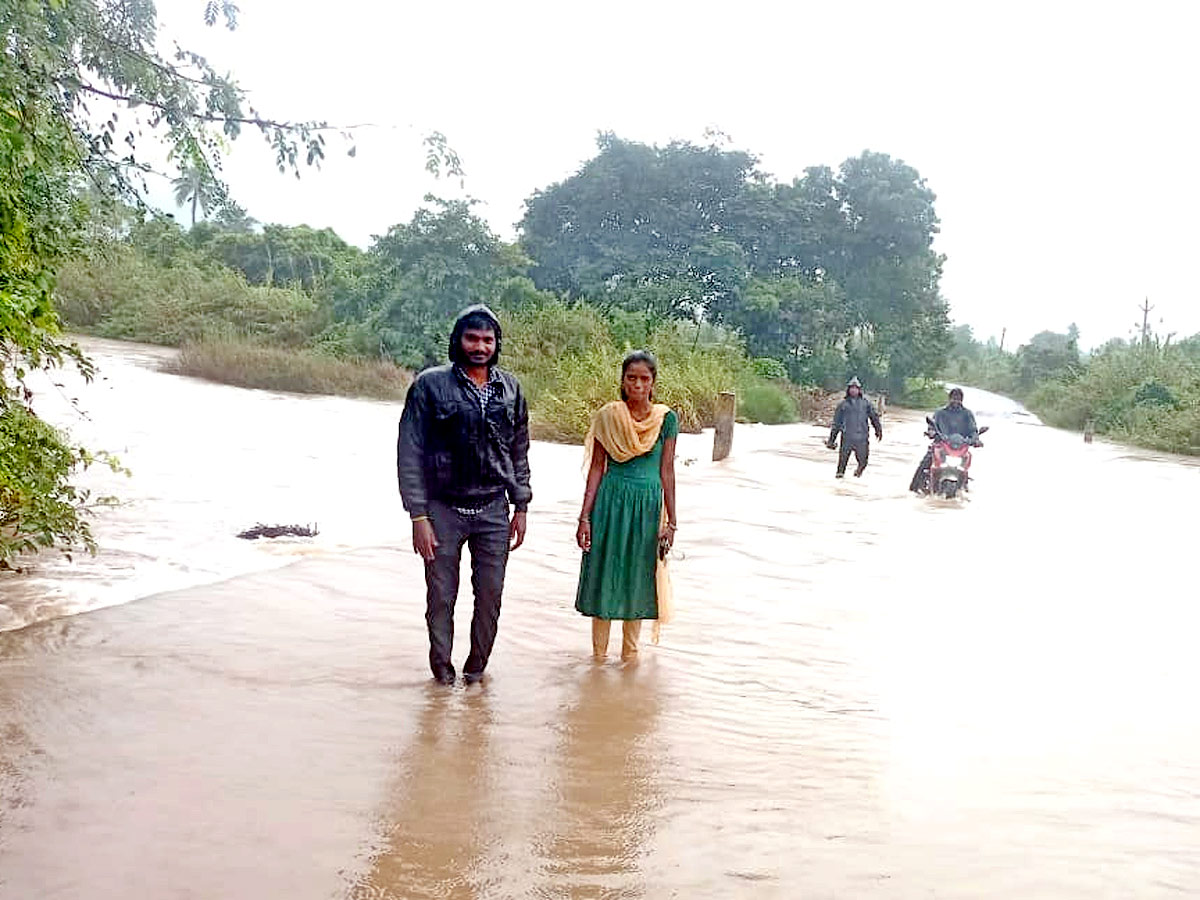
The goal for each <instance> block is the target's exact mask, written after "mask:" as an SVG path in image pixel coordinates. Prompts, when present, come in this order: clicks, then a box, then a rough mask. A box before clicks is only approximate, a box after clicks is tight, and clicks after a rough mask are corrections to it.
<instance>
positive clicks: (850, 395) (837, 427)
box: [826, 378, 883, 478]
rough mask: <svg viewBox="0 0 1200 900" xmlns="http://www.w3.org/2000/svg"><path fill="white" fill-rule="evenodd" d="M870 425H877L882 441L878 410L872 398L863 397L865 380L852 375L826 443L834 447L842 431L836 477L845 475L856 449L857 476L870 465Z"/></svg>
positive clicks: (876, 429) (855, 471) (876, 433)
mask: <svg viewBox="0 0 1200 900" xmlns="http://www.w3.org/2000/svg"><path fill="white" fill-rule="evenodd" d="M870 426H873V427H874V428H875V437H876V438H877V439H879V440H881V441H882V440H883V426H882V425H881V424H880V423H879V413H877V412H875V407H874V406H872V405H871V401H870V400H868V399H867V398H866V397H864V396H863V393H862V382H861V381H859V380H858V378H851V379H850V382H849V383H848V384H847V385H846V398H845V399H844V400H843V401H842V402H841V403H839V404H838V407H837V410H836V411H835V412H834V414H833V428H832V429H830V432H829V441H828V442H827V443H826V446H827V447H829V449H831V450H832V449H833V448H834V446H835V444H836V441H837V436H838V432H841V435H842V447H841V450H839V451H838V464H837V476H836V477H838V478H844V477H846V463H848V462H849V461H850V452H851V451H854V460H855V462H856V463H857V465H856V466H855V469H854V477H855V478H858V477H859V476H860V475H862V473H863V470H864V469H865V468H866V467H867V458H868V457H869V456H870V455H871V430H870Z"/></svg>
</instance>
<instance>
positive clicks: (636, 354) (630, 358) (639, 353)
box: [621, 350, 658, 400]
mask: <svg viewBox="0 0 1200 900" xmlns="http://www.w3.org/2000/svg"><path fill="white" fill-rule="evenodd" d="M634 363H643V364H644V365H645V366H646V368H647V369H649V370H650V377H651V378H653V379H654V380H655V381H657V380H658V360H657V359H655V358H654V354H653V353H651V352H650V351H649V350H634V351H633V352H631V353H628V354H626V356H625V359H624V360H622V362H621V399H622V400H628V399H629V397H627V396H626V395H625V373H626V372H628V371H629V367H630V366H632V365H633V364H634ZM650 399H654V391H653V390H651V392H650Z"/></svg>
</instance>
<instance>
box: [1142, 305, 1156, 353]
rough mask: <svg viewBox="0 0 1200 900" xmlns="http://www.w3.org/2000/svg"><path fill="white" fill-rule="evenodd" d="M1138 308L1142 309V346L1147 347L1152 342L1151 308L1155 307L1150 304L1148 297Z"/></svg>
mask: <svg viewBox="0 0 1200 900" xmlns="http://www.w3.org/2000/svg"><path fill="white" fill-rule="evenodd" d="M1138 309H1140V310H1141V311H1142V346H1143V347H1146V346H1149V344H1150V310H1152V309H1154V307H1153V306H1151V305H1150V298H1149V297H1147V298H1146V299H1145V301H1144V302H1143V303H1142V305H1141V306H1139V307H1138Z"/></svg>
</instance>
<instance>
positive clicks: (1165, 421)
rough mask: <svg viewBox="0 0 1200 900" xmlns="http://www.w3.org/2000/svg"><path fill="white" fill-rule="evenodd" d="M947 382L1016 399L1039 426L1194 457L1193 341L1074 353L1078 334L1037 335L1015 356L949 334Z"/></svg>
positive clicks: (1114, 344) (1112, 344) (1198, 442)
mask: <svg viewBox="0 0 1200 900" xmlns="http://www.w3.org/2000/svg"><path fill="white" fill-rule="evenodd" d="M953 337H954V345H953V348H952V349H951V351H950V361H949V364H948V366H947V369H946V373H945V374H946V376H947V377H948V378H950V379H952V380H957V381H961V382H964V383H967V384H972V385H976V386H978V387H981V388H984V389H986V390H992V391H996V392H998V393H1002V394H1007V395H1008V396H1011V397H1016V398H1018V399H1020V400H1023V401H1024V402H1025V403H1026V405H1027V406H1028V407H1029V408H1030V409H1031V410H1033V411H1034V412H1035V413H1037V414H1038V415H1039V416H1040V417H1041V418H1042V419H1043V420H1044V421H1045V422H1047V423H1048V424H1050V425H1055V426H1058V427H1061V428H1072V429H1076V430H1082V429H1084V428H1086V427H1088V425H1089V424H1090V425H1091V427H1092V428H1093V429H1094V430H1095V431H1096V433H1098V434H1105V435H1109V436H1110V437H1112V438H1114V439H1116V440H1121V441H1128V442H1130V443H1133V444H1138V445H1140V446H1143V447H1149V448H1152V449H1155V450H1168V451H1171V452H1174V453H1190V454H1200V335H1194V336H1192V337H1190V338H1187V339H1186V340H1182V341H1176V340H1174V339H1173V338H1160V337H1158V336H1155V335H1151V334H1145V335H1142V336H1140V337H1136V338H1133V339H1130V340H1123V339H1120V338H1114V339H1113V340H1111V341H1109V342H1108V343H1106V344H1105V345H1104V346H1103V347H1101V348H1100V349H1098V350H1094V351H1092V352H1091V353H1086V354H1085V353H1081V352H1080V350H1079V331H1078V329H1077V328H1076V327H1075V326H1074V325H1072V326H1071V327H1070V328H1068V329H1067V331H1066V332H1065V333H1057V332H1052V331H1043V332H1040V333H1038V334H1036V335H1034V336H1033V338H1031V339H1030V341H1029V343H1028V344H1024V345H1022V346H1021V347H1019V348H1018V349H1017V350H1016V351H1015V352H1009V351H1007V350H1002V349H1000V348H999V347H998V346H997V344H996V342H995V341H994V340H993V341H988V342H986V343H981V342H979V341H977V340H976V339H975V338H974V336H973V335H972V333H971V329H970V328H969V327H968V326H965V325H964V326H958V327H956V328H954V329H953Z"/></svg>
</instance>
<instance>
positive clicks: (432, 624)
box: [396, 306, 532, 684]
mask: <svg viewBox="0 0 1200 900" xmlns="http://www.w3.org/2000/svg"><path fill="white" fill-rule="evenodd" d="M500 338H501V332H500V322H499V320H498V319H497V318H496V315H495V314H494V313H493V312H492V311H491V310H490V309H488V308H487V307H486V306H472V307H469V308H467V309H465V310H463V312H462V313H461V314H460V315H459V317H458V320H457V321H456V322H455V323H454V329H453V331H452V332H451V334H450V360H451V364H450V365H448V366H439V367H437V368H433V369H426V370H425V371H424V372H422V373H421V374H420V375H418V376H417V378H416V380H415V381H414V382H413V383H412V387H410V388H409V390H408V397H407V398H406V399H405V402H404V412H403V414H402V415H401V416H400V438H399V441H398V443H397V448H396V472H397V476H398V478H399V481H400V496H401V499H402V500H403V501H404V508H405V509H406V510H407V511H408V514H409V516H410V517H411V518H412V529H413V550H415V551H416V552H417V553H418V554H420V556H421V558H422V559H424V560H425V585H426V611H425V621H426V622H427V624H428V626H429V666H430V668H431V669H432V670H433V677H434V678H436V679H437V680H438V681H440V682H441V683H443V684H453V683H454V679H455V671H454V665H453V664H452V663H451V661H450V652H451V649H452V647H453V643H454V602H455V600H456V599H457V597H458V571H459V563H460V561H461V559H462V547H463V544H464V543H465V544H466V545H467V546H468V547H469V548H470V551H471V585H472V587H473V588H474V593H475V613H474V616H473V617H472V619H471V654H470V656H468V657H467V661H466V663H465V664H464V665H463V677H464V678H465V679H466V680H467V681H468V682H473V681H478V680H479V679H480V678H482V677H483V670H484V669H485V668H486V667H487V663H488V657H489V656H490V655H491V652H492V645H493V644H494V643H495V640H496V631H497V628H498V626H499V621H500V595H501V593H502V592H503V589H504V570H505V567H506V566H507V564H508V554H509V552H510V551H511V550H516V549H517V548H518V547H519V546H521V543H522V542H523V541H524V540H525V511H526V509H528V507H529V501H530V499H531V497H532V492H531V491H530V487H529V410H528V407H527V406H526V404H525V397H524V395H523V394H522V393H521V385H520V383H519V382H518V381H517V379H516V378H515V377H514V376H513V375H512V374H510V373H508V372H505V371H503V370H502V369H500V368H498V367H497V365H496V362H497V360H498V359H499V358H500ZM510 504H511V505H512V507H513V509H514V512H513V514H512V518H511V521H510V519H509V505H510Z"/></svg>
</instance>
